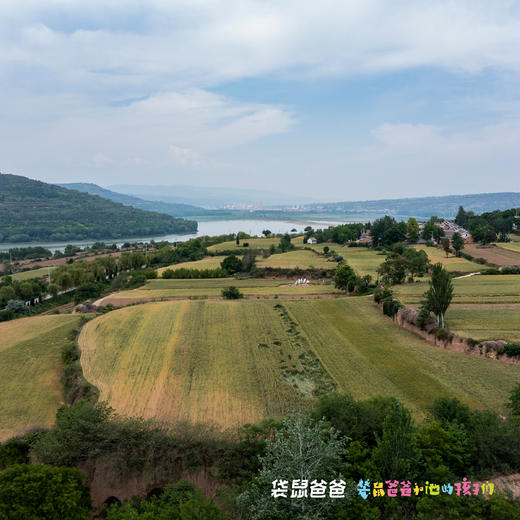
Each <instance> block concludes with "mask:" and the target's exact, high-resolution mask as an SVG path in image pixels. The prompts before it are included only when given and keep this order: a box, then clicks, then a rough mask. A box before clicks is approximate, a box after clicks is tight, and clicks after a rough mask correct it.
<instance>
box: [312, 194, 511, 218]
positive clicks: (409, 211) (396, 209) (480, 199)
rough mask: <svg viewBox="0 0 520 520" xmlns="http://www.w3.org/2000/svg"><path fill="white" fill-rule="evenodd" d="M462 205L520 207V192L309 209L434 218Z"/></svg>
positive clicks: (319, 205) (473, 207) (476, 209)
mask: <svg viewBox="0 0 520 520" xmlns="http://www.w3.org/2000/svg"><path fill="white" fill-rule="evenodd" d="M459 206H464V209H465V210H466V211H474V212H475V213H484V212H487V211H493V210H496V209H499V210H505V209H511V208H520V193H516V192H504V193H479V194H474V195H446V196H440V197H414V198H407V199H383V200H364V201H356V202H330V203H316V204H306V205H305V209H306V210H310V211H313V212H319V213H333V214H338V213H347V214H349V215H352V214H355V213H365V214H366V213H371V212H373V213H378V214H381V213H384V214H387V215H401V216H403V215H409V216H419V217H420V216H423V217H430V216H431V215H437V216H439V217H446V218H450V217H454V216H455V215H456V214H457V211H458V209H459Z"/></svg>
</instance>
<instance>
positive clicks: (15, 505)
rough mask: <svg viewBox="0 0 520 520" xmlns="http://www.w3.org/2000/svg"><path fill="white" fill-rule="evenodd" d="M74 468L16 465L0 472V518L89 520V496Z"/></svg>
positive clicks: (14, 519)
mask: <svg viewBox="0 0 520 520" xmlns="http://www.w3.org/2000/svg"><path fill="white" fill-rule="evenodd" d="M83 481H84V477H83V475H82V474H81V473H80V472H79V470H77V469H76V468H64V467H60V468H53V467H49V466H45V465H44V464H33V465H26V464H17V465H14V466H11V467H9V468H7V469H6V470H5V471H3V472H2V473H0V518H3V519H5V520H40V519H45V520H64V519H67V520H88V519H89V518H90V514H91V504H90V495H89V492H88V488H87V487H86V486H85V484H84V482H83Z"/></svg>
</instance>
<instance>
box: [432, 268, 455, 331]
mask: <svg viewBox="0 0 520 520" xmlns="http://www.w3.org/2000/svg"><path fill="white" fill-rule="evenodd" d="M425 297H426V305H427V307H428V310H430V311H431V312H433V313H434V314H435V316H436V317H437V323H438V324H439V325H440V326H441V327H442V328H444V315H445V314H446V311H447V310H448V307H449V306H450V303H451V300H452V298H453V282H452V281H451V277H450V275H449V273H448V271H447V270H446V269H445V268H444V267H443V265H442V264H441V263H437V264H435V265H434V266H433V267H432V278H431V281H430V288H429V289H428V291H426V293H425Z"/></svg>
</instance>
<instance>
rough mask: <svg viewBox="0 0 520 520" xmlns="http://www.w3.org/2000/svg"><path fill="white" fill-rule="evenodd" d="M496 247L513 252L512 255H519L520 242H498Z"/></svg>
mask: <svg viewBox="0 0 520 520" xmlns="http://www.w3.org/2000/svg"><path fill="white" fill-rule="evenodd" d="M497 246H498V247H500V248H502V249H506V250H508V251H513V252H514V253H518V254H519V255H520V241H516V242H515V241H513V242H498V243H497Z"/></svg>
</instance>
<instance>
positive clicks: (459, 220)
mask: <svg viewBox="0 0 520 520" xmlns="http://www.w3.org/2000/svg"><path fill="white" fill-rule="evenodd" d="M467 220H468V217H467V213H466V212H465V211H464V208H463V207H462V206H459V211H458V212H457V216H456V217H455V223H456V224H458V225H459V226H461V227H466V224H467Z"/></svg>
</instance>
